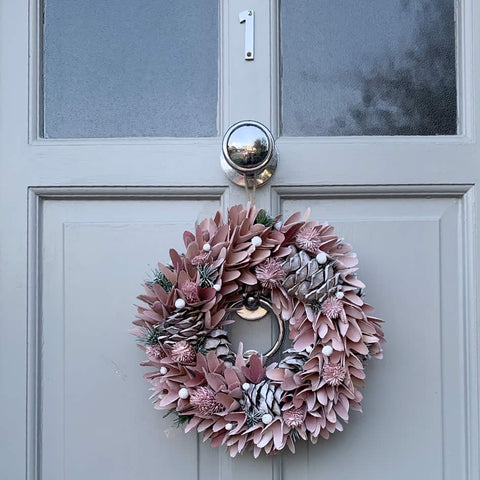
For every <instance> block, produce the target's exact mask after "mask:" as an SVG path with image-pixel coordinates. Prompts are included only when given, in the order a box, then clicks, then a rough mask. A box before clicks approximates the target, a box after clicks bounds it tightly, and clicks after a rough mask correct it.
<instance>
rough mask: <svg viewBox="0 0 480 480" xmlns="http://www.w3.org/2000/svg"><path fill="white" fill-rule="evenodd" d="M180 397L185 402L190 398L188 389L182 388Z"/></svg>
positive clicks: (179, 393) (179, 392)
mask: <svg viewBox="0 0 480 480" xmlns="http://www.w3.org/2000/svg"><path fill="white" fill-rule="evenodd" d="M178 396H179V397H180V398H183V399H184V400H185V399H186V398H188V397H189V396H190V392H189V391H188V388H185V387H183V388H181V389H180V390H179V391H178Z"/></svg>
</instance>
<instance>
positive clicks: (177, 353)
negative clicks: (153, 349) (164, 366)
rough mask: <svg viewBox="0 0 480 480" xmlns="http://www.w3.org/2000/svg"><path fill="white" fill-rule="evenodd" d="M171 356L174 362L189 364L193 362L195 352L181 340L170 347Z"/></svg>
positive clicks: (195, 356)
mask: <svg viewBox="0 0 480 480" xmlns="http://www.w3.org/2000/svg"><path fill="white" fill-rule="evenodd" d="M171 357H172V360H174V361H175V362H178V363H181V364H182V365H189V364H192V363H195V360H196V358H197V352H196V351H195V349H194V348H193V347H192V346H191V345H190V344H189V343H188V342H186V341H185V340H182V341H180V342H177V343H175V345H174V346H173V347H172V352H171Z"/></svg>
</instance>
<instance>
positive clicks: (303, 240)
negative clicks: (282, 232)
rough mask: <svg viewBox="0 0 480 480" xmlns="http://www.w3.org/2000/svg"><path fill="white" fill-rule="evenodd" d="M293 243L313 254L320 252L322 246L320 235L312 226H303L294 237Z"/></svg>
mask: <svg viewBox="0 0 480 480" xmlns="http://www.w3.org/2000/svg"><path fill="white" fill-rule="evenodd" d="M295 245H296V246H297V247H298V248H300V249H302V250H305V251H307V252H309V253H312V254H313V255H317V253H319V252H320V247H321V246H322V237H321V235H320V234H319V233H318V231H317V230H316V229H315V228H313V227H303V228H301V229H300V231H299V232H298V233H297V236H296V237H295Z"/></svg>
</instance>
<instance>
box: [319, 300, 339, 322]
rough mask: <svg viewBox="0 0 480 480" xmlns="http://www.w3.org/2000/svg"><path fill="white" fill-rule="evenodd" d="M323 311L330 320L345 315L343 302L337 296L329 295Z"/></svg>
mask: <svg viewBox="0 0 480 480" xmlns="http://www.w3.org/2000/svg"><path fill="white" fill-rule="evenodd" d="M322 313H323V314H325V315H326V316H327V317H328V318H329V319H330V320H332V319H334V318H338V317H339V316H340V317H341V316H343V315H342V314H343V313H344V310H343V303H342V301H341V300H339V299H338V298H337V297H328V298H327V299H326V300H325V302H323V305H322Z"/></svg>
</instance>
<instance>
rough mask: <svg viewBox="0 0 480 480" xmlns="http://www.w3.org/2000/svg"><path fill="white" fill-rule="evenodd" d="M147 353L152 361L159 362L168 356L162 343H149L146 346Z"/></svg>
mask: <svg viewBox="0 0 480 480" xmlns="http://www.w3.org/2000/svg"><path fill="white" fill-rule="evenodd" d="M145 354H146V355H147V358H148V359H149V360H151V361H152V362H158V361H159V360H161V359H162V358H165V357H166V356H167V355H166V354H165V352H164V351H163V348H162V347H161V346H160V345H147V347H146V348H145Z"/></svg>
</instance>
